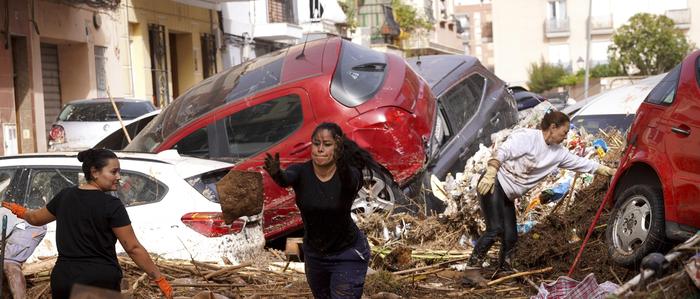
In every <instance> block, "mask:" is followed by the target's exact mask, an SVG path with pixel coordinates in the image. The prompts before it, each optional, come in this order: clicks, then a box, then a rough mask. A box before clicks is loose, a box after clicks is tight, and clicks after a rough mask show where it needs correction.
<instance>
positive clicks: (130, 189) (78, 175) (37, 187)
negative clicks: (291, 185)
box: [0, 151, 264, 261]
mask: <svg viewBox="0 0 700 299" xmlns="http://www.w3.org/2000/svg"><path fill="white" fill-rule="evenodd" d="M117 156H119V160H120V161H119V162H120V167H121V180H120V182H119V187H118V189H117V191H116V192H114V193H115V194H113V195H114V196H116V197H118V198H119V199H121V200H122V202H124V205H125V206H126V210H127V211H128V213H129V218H130V219H131V223H132V225H133V228H134V231H135V232H136V236H137V237H138V239H139V241H140V242H141V243H142V244H143V245H144V246H145V247H146V248H148V251H149V252H150V253H154V254H158V255H161V256H162V257H164V258H172V259H185V260H189V259H191V258H194V259H196V260H198V261H221V258H222V257H226V258H228V259H230V260H232V261H235V260H241V256H240V255H241V254H245V252H252V250H251V249H252V247H255V246H258V247H262V246H263V245H264V237H263V235H262V229H261V228H260V227H258V230H257V234H256V233H255V232H256V230H254V229H247V230H246V231H245V234H235V233H236V232H239V231H240V230H241V229H242V225H241V224H242V223H241V222H240V221H239V222H236V223H234V225H232V226H227V225H225V224H224V223H223V222H215V221H211V220H210V219H208V218H207V217H203V215H202V213H201V212H202V211H211V212H212V213H221V207H220V205H219V204H218V198H217V193H216V192H212V190H213V186H212V184H213V183H215V182H216V181H218V180H219V179H221V178H222V177H223V176H224V175H225V174H226V173H228V171H229V169H230V168H231V166H232V165H231V164H229V163H224V162H220V161H213V160H204V159H197V158H192V157H182V156H179V155H178V154H177V152H176V151H165V152H161V153H159V154H134V153H119V152H117ZM81 165H82V164H81V162H79V161H78V159H77V153H75V152H64V153H49V154H30V155H19V156H7V157H0V181H1V182H2V183H0V188H1V189H0V195H2V200H5V201H10V202H15V203H18V204H22V205H23V206H25V207H27V208H30V209H37V208H41V207H43V206H45V205H46V204H47V203H48V202H49V201H50V200H51V199H52V198H53V197H54V195H56V194H57V193H58V192H59V191H60V190H61V189H63V188H66V187H70V186H75V185H78V184H79V183H80V182H81V181H84V175H83V173H82V170H81ZM5 182H6V184H5ZM204 214H206V213H204ZM55 232H56V223H55V222H52V223H50V224H49V225H48V232H47V234H46V237H45V238H44V241H43V242H42V244H41V245H40V246H39V247H38V248H37V250H36V252H35V256H51V255H55V254H56V248H55V244H56V236H55ZM119 248H120V247H119ZM119 251H121V249H120V250H119ZM190 254H191V255H192V256H190Z"/></svg>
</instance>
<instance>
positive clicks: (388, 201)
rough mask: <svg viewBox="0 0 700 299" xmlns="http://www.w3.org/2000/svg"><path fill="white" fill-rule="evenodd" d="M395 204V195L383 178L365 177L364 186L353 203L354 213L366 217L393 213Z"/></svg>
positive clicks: (375, 176)
mask: <svg viewBox="0 0 700 299" xmlns="http://www.w3.org/2000/svg"><path fill="white" fill-rule="evenodd" d="M394 203H395V201H394V194H393V192H391V188H389V187H388V186H387V183H386V182H385V181H384V180H383V179H382V177H380V176H378V175H376V174H375V175H374V176H372V177H370V176H369V175H365V177H364V184H363V185H362V188H361V189H360V191H359V192H358V193H357V197H355V201H353V203H352V211H353V214H358V215H361V216H365V217H366V216H369V215H371V214H372V213H377V212H386V211H391V210H392V209H393V208H394ZM353 218H355V215H353ZM355 220H357V219H355Z"/></svg>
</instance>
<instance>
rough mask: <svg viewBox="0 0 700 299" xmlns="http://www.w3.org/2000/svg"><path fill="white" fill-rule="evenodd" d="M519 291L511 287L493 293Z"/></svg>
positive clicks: (517, 288)
mask: <svg viewBox="0 0 700 299" xmlns="http://www.w3.org/2000/svg"><path fill="white" fill-rule="evenodd" d="M519 289H520V288H519V287H511V288H505V289H500V290H496V291H494V293H503V292H510V291H516V290H519Z"/></svg>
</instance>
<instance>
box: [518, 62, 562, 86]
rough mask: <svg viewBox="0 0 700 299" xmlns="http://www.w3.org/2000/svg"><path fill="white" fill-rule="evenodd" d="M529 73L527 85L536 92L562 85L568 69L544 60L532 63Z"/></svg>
mask: <svg viewBox="0 0 700 299" xmlns="http://www.w3.org/2000/svg"><path fill="white" fill-rule="evenodd" d="M527 73H528V77H529V79H528V81H527V86H528V88H530V90H531V91H532V92H535V93H541V92H544V91H546V90H550V89H552V88H554V87H559V86H562V84H561V79H562V78H563V77H564V76H566V70H565V69H564V68H563V67H562V66H560V65H554V64H549V63H546V62H544V61H540V63H534V62H533V63H531V64H530V67H529V68H528V70H527Z"/></svg>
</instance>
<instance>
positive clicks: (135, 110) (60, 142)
mask: <svg viewBox="0 0 700 299" xmlns="http://www.w3.org/2000/svg"><path fill="white" fill-rule="evenodd" d="M114 102H115V105H116V106H117V109H118V110H119V114H120V116H121V118H122V121H123V122H124V124H125V125H126V124H129V123H130V122H131V121H132V120H134V119H135V118H137V117H139V116H141V115H144V114H146V113H149V112H152V111H155V110H156V108H155V107H154V106H153V104H152V103H151V102H150V101H145V100H137V99H126V98H115V99H114ZM117 129H121V124H120V123H119V119H118V118H117V113H116V112H115V110H114V106H113V105H112V103H111V102H110V100H109V99H104V98H98V99H86V100H77V101H72V102H70V103H68V104H66V105H65V106H64V107H63V109H62V110H61V113H59V114H58V118H57V119H56V122H54V123H53V125H51V130H50V131H49V144H48V146H49V151H79V150H83V149H87V148H91V147H93V146H94V145H95V144H96V143H97V142H98V141H100V140H102V139H103V138H104V137H106V136H107V135H109V134H110V133H112V132H114V131H116V130H117Z"/></svg>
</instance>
